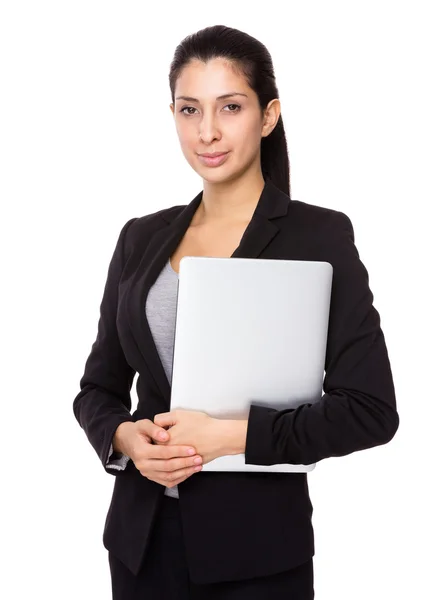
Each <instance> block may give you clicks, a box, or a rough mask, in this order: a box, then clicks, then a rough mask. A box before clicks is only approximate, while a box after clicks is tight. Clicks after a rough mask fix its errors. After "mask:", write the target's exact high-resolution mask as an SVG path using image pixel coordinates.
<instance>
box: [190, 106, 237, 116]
mask: <svg viewBox="0 0 434 600" xmlns="http://www.w3.org/2000/svg"><path fill="white" fill-rule="evenodd" d="M227 106H235V110H230V111H229V112H232V113H236V112H239V111H240V110H241V106H240V105H239V104H226V106H225V108H226V107H227ZM191 108H192V109H193V110H196V109H195V107H194V106H184V107H183V108H181V110H180V111H179V112H180V113H182V114H184V115H186V116H190V115H192V114H194V113H191V112H188V113H185V112H184V111H185V110H190V109H191ZM226 112H228V111H226Z"/></svg>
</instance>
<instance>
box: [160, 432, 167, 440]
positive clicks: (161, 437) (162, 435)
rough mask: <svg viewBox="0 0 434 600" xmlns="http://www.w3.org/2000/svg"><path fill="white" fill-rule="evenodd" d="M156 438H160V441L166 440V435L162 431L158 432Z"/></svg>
mask: <svg viewBox="0 0 434 600" xmlns="http://www.w3.org/2000/svg"><path fill="white" fill-rule="evenodd" d="M158 437H159V438H160V440H166V439H167V433H164V432H163V431H160V433H159V434H158Z"/></svg>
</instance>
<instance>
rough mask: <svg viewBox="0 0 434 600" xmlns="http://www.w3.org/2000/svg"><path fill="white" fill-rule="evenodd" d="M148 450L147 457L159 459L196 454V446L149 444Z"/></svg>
mask: <svg viewBox="0 0 434 600" xmlns="http://www.w3.org/2000/svg"><path fill="white" fill-rule="evenodd" d="M147 450H148V452H147V454H148V456H147V458H150V459H158V460H161V459H167V458H177V457H183V456H194V455H195V454H196V448H195V447H194V446H160V445H158V444H157V445H155V446H153V445H149V447H148V448H147Z"/></svg>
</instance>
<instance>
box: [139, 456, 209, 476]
mask: <svg viewBox="0 0 434 600" xmlns="http://www.w3.org/2000/svg"><path fill="white" fill-rule="evenodd" d="M202 462H203V461H202V457H201V456H197V455H196V456H189V457H182V458H166V459H160V460H152V459H151V463H150V468H151V469H152V470H154V471H163V472H166V473H176V472H177V471H180V470H181V469H194V468H195V467H197V466H202Z"/></svg>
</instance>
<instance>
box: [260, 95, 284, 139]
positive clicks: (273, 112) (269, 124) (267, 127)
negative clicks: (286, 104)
mask: <svg viewBox="0 0 434 600" xmlns="http://www.w3.org/2000/svg"><path fill="white" fill-rule="evenodd" d="M280 109H281V105H280V100H279V99H278V98H274V100H270V102H269V103H268V106H267V108H266V109H265V114H264V122H263V125H262V136H263V137H267V136H269V135H270V133H271V132H272V131H273V129H274V128H275V127H276V125H277V121H278V120H279V117H280Z"/></svg>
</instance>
